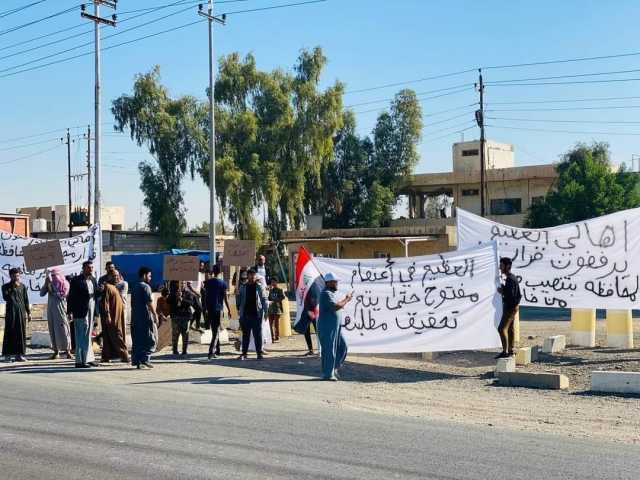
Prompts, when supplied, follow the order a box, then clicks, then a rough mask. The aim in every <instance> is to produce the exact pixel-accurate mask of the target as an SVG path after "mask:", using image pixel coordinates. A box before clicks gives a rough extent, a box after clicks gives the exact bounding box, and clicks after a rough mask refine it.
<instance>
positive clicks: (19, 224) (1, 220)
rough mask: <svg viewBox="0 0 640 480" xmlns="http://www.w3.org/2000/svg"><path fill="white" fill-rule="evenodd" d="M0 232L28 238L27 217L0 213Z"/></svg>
mask: <svg viewBox="0 0 640 480" xmlns="http://www.w3.org/2000/svg"><path fill="white" fill-rule="evenodd" d="M0 232H6V233H11V234H14V235H20V236H22V237H28V236H29V233H30V232H31V230H30V229H29V216H28V215H21V214H19V213H0Z"/></svg>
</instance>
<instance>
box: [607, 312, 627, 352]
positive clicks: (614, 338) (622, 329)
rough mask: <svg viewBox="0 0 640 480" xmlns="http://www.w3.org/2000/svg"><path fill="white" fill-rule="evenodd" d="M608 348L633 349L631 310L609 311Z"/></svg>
mask: <svg viewBox="0 0 640 480" xmlns="http://www.w3.org/2000/svg"><path fill="white" fill-rule="evenodd" d="M607 347H612V348H633V316H632V314H631V310H607Z"/></svg>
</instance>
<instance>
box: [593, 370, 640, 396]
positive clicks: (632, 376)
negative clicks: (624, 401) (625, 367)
mask: <svg viewBox="0 0 640 480" xmlns="http://www.w3.org/2000/svg"><path fill="white" fill-rule="evenodd" d="M591 391H592V392H607V393H635V394H640V372H607V371H602V372H591Z"/></svg>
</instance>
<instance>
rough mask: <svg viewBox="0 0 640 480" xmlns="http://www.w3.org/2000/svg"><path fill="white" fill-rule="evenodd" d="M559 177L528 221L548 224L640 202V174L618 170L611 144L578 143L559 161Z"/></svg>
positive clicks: (531, 210)
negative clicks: (612, 155)
mask: <svg viewBox="0 0 640 480" xmlns="http://www.w3.org/2000/svg"><path fill="white" fill-rule="evenodd" d="M556 171H557V172H558V179H557V180H556V183H555V185H554V186H553V187H552V189H551V190H550V191H549V192H548V193H547V195H546V196H545V197H544V199H543V200H542V201H540V202H536V203H535V204H533V205H531V207H530V208H529V212H528V214H527V218H526V220H525V225H526V226H527V227H529V228H545V227H552V226H555V225H561V224H564V223H571V222H578V221H580V220H587V219H589V218H595V217H599V216H602V215H607V214H609V213H614V212H617V211H620V210H625V209H628V208H635V207H638V206H640V178H639V176H638V175H637V174H636V173H633V172H629V171H627V170H626V169H624V168H620V169H618V170H615V169H614V168H613V167H612V165H611V162H610V160H609V145H608V144H606V143H593V144H592V145H586V144H578V145H576V146H575V147H574V148H573V149H572V150H570V151H569V152H567V153H566V154H565V155H563V157H562V161H561V162H560V163H558V164H557V165H556Z"/></svg>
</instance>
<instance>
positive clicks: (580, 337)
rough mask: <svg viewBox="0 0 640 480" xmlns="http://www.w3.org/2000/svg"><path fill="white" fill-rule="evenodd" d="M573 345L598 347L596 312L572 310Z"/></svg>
mask: <svg viewBox="0 0 640 480" xmlns="http://www.w3.org/2000/svg"><path fill="white" fill-rule="evenodd" d="M571 345H575V346H577V347H595V346H596V311H595V309H591V308H572V309H571Z"/></svg>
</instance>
